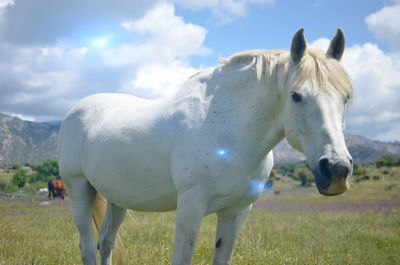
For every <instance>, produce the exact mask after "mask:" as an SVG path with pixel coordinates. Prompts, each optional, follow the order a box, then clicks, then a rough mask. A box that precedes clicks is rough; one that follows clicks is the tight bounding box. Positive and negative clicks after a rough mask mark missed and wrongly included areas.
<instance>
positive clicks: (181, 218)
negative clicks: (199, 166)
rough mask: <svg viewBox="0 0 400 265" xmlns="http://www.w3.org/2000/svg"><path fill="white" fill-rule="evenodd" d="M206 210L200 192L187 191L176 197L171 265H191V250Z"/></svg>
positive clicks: (205, 204) (205, 203)
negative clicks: (176, 205)
mask: <svg viewBox="0 0 400 265" xmlns="http://www.w3.org/2000/svg"><path fill="white" fill-rule="evenodd" d="M206 209H207V202H206V201H205V200H203V198H202V196H201V193H200V192H197V191H195V190H189V191H186V192H185V193H184V194H181V195H178V207H177V212H176V231H175V246H174V255H173V259H172V265H190V264H192V257H193V249H194V246H195V243H196V240H197V235H198V233H199V229H200V225H201V220H202V219H203V216H204V214H205V212H206Z"/></svg>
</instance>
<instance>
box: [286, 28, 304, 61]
mask: <svg viewBox="0 0 400 265" xmlns="http://www.w3.org/2000/svg"><path fill="white" fill-rule="evenodd" d="M306 48H307V42H306V38H305V37H304V29H303V28H301V29H300V30H299V31H297V32H296V34H294V36H293V40H292V47H291V48H290V56H291V57H292V60H293V62H294V63H295V64H297V63H299V62H300V60H301V58H302V57H303V55H304V52H305V51H306Z"/></svg>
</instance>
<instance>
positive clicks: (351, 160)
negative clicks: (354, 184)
mask: <svg viewBox="0 0 400 265" xmlns="http://www.w3.org/2000/svg"><path fill="white" fill-rule="evenodd" d="M350 165H351V166H352V165H353V159H351V158H350Z"/></svg>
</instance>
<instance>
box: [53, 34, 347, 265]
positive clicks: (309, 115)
mask: <svg viewBox="0 0 400 265" xmlns="http://www.w3.org/2000/svg"><path fill="white" fill-rule="evenodd" d="M344 42H345V40H344V35H343V32H342V31H341V30H340V29H339V30H338V31H337V33H336V35H335V37H334V39H333V40H332V42H331V44H330V47H329V50H328V51H327V52H325V51H321V50H314V49H307V44H306V40H305V38H304V34H303V29H301V30H299V31H298V32H297V33H296V34H295V35H294V37H293V41H292V46H291V51H290V52H288V51H265V50H257V51H247V52H243V53H239V54H236V55H233V56H232V57H230V58H229V59H226V60H222V61H221V64H220V65H219V66H217V67H215V68H212V69H209V70H205V71H203V72H200V73H198V74H196V75H194V76H192V77H191V78H190V79H189V80H188V81H187V82H186V83H185V84H184V85H183V87H182V88H181V89H180V90H179V92H178V93H177V94H176V95H175V96H174V97H172V98H168V99H160V100H145V99H140V98H137V97H134V96H132V95H123V94H97V95H93V96H90V97H87V98H85V99H83V100H82V101H81V102H79V103H78V104H77V105H76V106H75V107H74V108H73V109H72V110H71V111H70V112H69V113H68V115H67V116H66V118H65V120H64V122H63V124H62V127H61V130H60V133H59V138H58V147H59V163H60V170H61V175H62V178H63V179H64V181H65V184H66V185H67V189H68V192H69V195H70V198H71V203H72V214H73V217H74V220H75V223H76V226H77V228H78V230H79V234H80V247H81V252H82V260H83V263H84V264H85V265H92V264H96V263H97V260H96V256H97V254H96V253H97V252H96V250H97V246H96V244H95V241H94V240H93V237H92V230H91V223H92V211H91V209H92V206H93V202H94V201H95V198H96V194H99V193H100V194H101V195H103V196H104V197H105V198H106V199H107V201H108V205H107V211H106V215H105V219H104V222H103V224H102V226H101V228H100V232H99V233H100V234H99V244H98V248H99V250H100V258H101V264H103V265H104V264H108V265H109V264H111V250H112V249H113V246H114V242H115V239H116V235H117V230H118V228H119V226H120V224H121V223H122V221H123V220H124V218H125V215H126V212H127V210H126V209H132V210H137V211H158V212H162V211H171V210H175V209H176V210H177V212H176V232H175V247H174V254H173V261H172V264H174V265H188V264H191V262H192V255H193V249H194V246H195V243H196V239H197V235H198V231H199V227H200V224H201V221H202V218H203V217H204V216H205V215H207V214H210V213H216V214H217V216H218V226H217V233H216V248H215V253H214V257H213V264H214V265H221V264H224V265H225V264H230V260H231V256H232V250H233V246H234V242H235V239H236V237H237V234H238V232H239V229H240V227H241V225H242V223H243V220H244V219H245V218H246V216H247V215H248V213H249V211H250V208H251V205H252V203H253V202H254V201H255V200H257V198H259V197H260V196H261V194H262V192H263V186H264V182H265V181H266V179H267V178H268V176H269V173H270V172H271V169H272V166H273V156H272V152H271V149H272V148H273V147H274V146H275V145H276V144H277V143H278V142H279V141H281V140H282V139H283V138H284V137H286V138H287V140H288V141H289V143H290V144H291V145H292V146H293V147H294V148H296V149H297V150H299V151H301V152H303V153H304V154H305V155H306V156H307V158H308V160H309V161H310V167H311V169H312V171H313V174H314V176H315V180H316V184H317V187H318V189H319V192H320V193H322V194H324V195H337V194H340V193H343V192H344V191H345V190H346V189H347V188H348V176H349V175H351V172H352V160H351V156H350V154H349V152H348V150H347V148H346V145H345V142H344V137H343V127H344V111H345V107H346V104H347V103H348V102H349V101H350V100H351V99H352V97H353V95H352V87H351V84H350V81H349V77H348V75H347V74H346V72H345V70H344V69H343V68H342V67H341V66H340V64H339V62H338V61H339V60H340V58H341V57H342V54H343V51H344ZM154 74H157V73H154ZM97 197H99V196H97ZM114 256H115V255H114Z"/></svg>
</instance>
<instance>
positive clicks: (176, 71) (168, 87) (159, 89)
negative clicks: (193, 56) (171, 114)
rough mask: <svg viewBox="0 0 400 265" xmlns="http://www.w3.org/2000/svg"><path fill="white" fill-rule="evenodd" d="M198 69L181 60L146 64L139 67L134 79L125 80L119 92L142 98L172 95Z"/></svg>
mask: <svg viewBox="0 0 400 265" xmlns="http://www.w3.org/2000/svg"><path fill="white" fill-rule="evenodd" d="M196 72H198V69H195V68H193V67H189V66H188V65H186V64H184V63H182V62H181V61H174V62H173V63H171V64H169V65H168V66H167V65H162V64H157V63H155V64H146V65H144V66H142V67H139V68H138V70H137V72H136V76H135V78H134V79H132V80H129V81H128V82H126V83H125V84H124V85H123V87H122V90H121V92H124V93H130V94H134V95H137V96H139V97H143V98H161V97H169V96H172V95H173V94H174V93H175V92H176V91H177V89H178V88H180V87H181V85H182V84H183V83H184V82H185V81H186V80H187V79H188V78H189V77H190V76H191V75H193V74H195V73H196Z"/></svg>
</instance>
